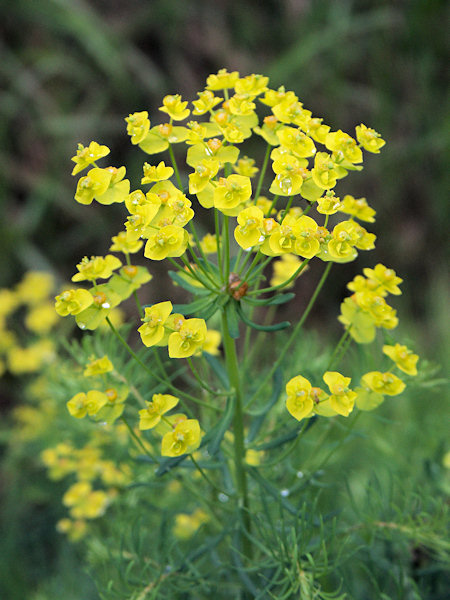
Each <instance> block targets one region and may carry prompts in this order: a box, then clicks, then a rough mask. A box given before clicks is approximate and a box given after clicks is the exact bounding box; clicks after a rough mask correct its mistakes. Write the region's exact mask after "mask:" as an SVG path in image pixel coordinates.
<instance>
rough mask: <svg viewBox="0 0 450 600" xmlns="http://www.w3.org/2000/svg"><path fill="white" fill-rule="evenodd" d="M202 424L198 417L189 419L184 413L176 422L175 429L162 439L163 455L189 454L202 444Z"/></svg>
mask: <svg viewBox="0 0 450 600" xmlns="http://www.w3.org/2000/svg"><path fill="white" fill-rule="evenodd" d="M200 441H201V431H200V424H199V422H198V421H197V420H196V419H187V418H186V417H185V416H184V415H182V416H181V417H180V418H179V419H178V420H177V421H176V423H175V425H174V427H173V430H172V431H169V432H168V433H166V434H165V435H164V437H163V439H162V444H161V455H162V456H181V455H182V454H189V453H191V452H193V451H194V450H197V448H198V447H199V446H200Z"/></svg>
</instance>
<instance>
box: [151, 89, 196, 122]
mask: <svg viewBox="0 0 450 600" xmlns="http://www.w3.org/2000/svg"><path fill="white" fill-rule="evenodd" d="M186 107H187V101H186V102H183V101H182V100H181V96H180V94H175V95H169V96H165V97H164V98H163V105H162V106H160V108H159V110H160V111H162V112H165V113H167V114H168V115H169V117H170V118H171V119H173V120H174V121H183V120H184V119H186V117H188V116H189V115H190V113H191V111H190V110H189V109H188V108H186Z"/></svg>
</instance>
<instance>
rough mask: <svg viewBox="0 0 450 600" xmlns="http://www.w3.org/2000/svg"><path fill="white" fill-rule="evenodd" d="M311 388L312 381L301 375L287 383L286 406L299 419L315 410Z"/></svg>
mask: <svg viewBox="0 0 450 600" xmlns="http://www.w3.org/2000/svg"><path fill="white" fill-rule="evenodd" d="M311 389H312V386H311V384H310V382H309V381H308V380H307V379H305V377H302V376H301V375H297V376H296V377H293V378H292V379H290V380H289V381H288V382H287V384H286V393H287V400H286V408H287V409H288V411H289V412H290V414H291V415H292V416H293V417H294V418H295V419H297V421H301V420H302V419H304V418H305V417H309V416H310V415H311V414H312V412H313V408H314V402H313V399H312V396H311Z"/></svg>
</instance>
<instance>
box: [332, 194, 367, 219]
mask: <svg viewBox="0 0 450 600" xmlns="http://www.w3.org/2000/svg"><path fill="white" fill-rule="evenodd" d="M340 211H341V212H344V213H347V214H348V215H351V216H352V217H356V218H357V219H359V220H360V221H366V222H368V223H374V222H375V214H376V212H375V211H374V209H373V208H371V207H370V206H369V205H368V204H367V200H366V199H365V198H358V199H356V198H354V197H353V196H350V194H346V195H345V196H344V198H343V200H342V207H341V208H340Z"/></svg>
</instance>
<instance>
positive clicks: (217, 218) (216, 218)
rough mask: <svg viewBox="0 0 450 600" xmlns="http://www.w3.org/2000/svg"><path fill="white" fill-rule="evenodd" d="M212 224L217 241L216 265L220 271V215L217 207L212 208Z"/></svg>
mask: <svg viewBox="0 0 450 600" xmlns="http://www.w3.org/2000/svg"><path fill="white" fill-rule="evenodd" d="M214 225H215V230H216V243H217V265H218V267H219V272H220V273H222V240H221V237H220V215H219V211H218V210H217V208H215V209H214Z"/></svg>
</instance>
